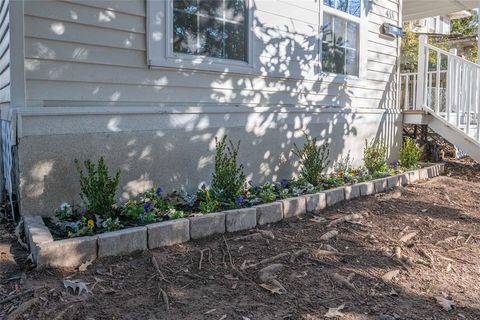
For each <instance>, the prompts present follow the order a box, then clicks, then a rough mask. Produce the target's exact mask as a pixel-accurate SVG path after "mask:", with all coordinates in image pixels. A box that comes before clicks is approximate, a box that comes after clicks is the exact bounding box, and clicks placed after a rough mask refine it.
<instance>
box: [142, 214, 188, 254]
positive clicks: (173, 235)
mask: <svg viewBox="0 0 480 320" xmlns="http://www.w3.org/2000/svg"><path fill="white" fill-rule="evenodd" d="M147 240H148V248H149V249H155V248H160V247H165V246H172V245H174V244H178V243H183V242H187V241H189V240H190V221H188V219H175V220H169V221H164V222H159V223H154V224H149V225H147Z"/></svg>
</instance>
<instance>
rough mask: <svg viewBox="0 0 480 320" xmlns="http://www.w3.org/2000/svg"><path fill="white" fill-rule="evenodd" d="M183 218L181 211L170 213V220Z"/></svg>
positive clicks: (183, 214)
mask: <svg viewBox="0 0 480 320" xmlns="http://www.w3.org/2000/svg"><path fill="white" fill-rule="evenodd" d="M183 217H185V213H184V212H183V211H181V210H173V211H172V212H171V213H170V219H180V218H183Z"/></svg>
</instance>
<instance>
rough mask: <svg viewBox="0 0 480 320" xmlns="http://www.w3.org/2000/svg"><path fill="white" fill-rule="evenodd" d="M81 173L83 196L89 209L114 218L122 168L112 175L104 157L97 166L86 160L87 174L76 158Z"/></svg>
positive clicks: (91, 211)
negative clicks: (116, 193) (116, 194)
mask: <svg viewBox="0 0 480 320" xmlns="http://www.w3.org/2000/svg"><path fill="white" fill-rule="evenodd" d="M75 164H76V167H77V170H78V173H79V175H80V188H81V194H80V195H81V197H82V199H83V201H85V202H86V203H87V211H89V212H90V213H95V214H98V215H100V216H101V217H106V218H112V217H114V216H115V215H116V210H115V207H114V205H115V192H116V190H117V187H118V184H119V180H120V170H119V171H117V173H116V174H115V176H113V177H110V176H109V173H108V168H107V165H106V164H105V161H104V159H103V157H101V158H100V160H99V161H98V164H97V165H96V166H95V164H93V163H92V162H91V161H90V160H86V161H84V163H83V165H84V167H85V169H86V174H84V173H83V169H82V168H81V165H80V162H79V161H78V160H75Z"/></svg>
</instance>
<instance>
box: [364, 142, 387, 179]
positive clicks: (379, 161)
mask: <svg viewBox="0 0 480 320" xmlns="http://www.w3.org/2000/svg"><path fill="white" fill-rule="evenodd" d="M363 158H364V159H363V161H364V163H365V168H367V170H368V171H369V172H370V173H371V174H372V175H374V174H376V173H379V172H386V171H387V170H388V168H387V146H386V145H385V143H384V142H383V141H372V143H370V144H368V141H367V140H366V139H365V149H364V150H363Z"/></svg>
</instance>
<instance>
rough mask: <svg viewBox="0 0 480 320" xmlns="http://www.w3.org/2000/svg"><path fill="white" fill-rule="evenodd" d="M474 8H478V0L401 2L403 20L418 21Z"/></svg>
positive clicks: (414, 0)
mask: <svg viewBox="0 0 480 320" xmlns="http://www.w3.org/2000/svg"><path fill="white" fill-rule="evenodd" d="M475 8H480V0H403V20H404V21H411V20H418V19H423V18H427V17H434V16H442V15H448V14H451V13H454V12H458V11H462V10H469V9H475Z"/></svg>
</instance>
